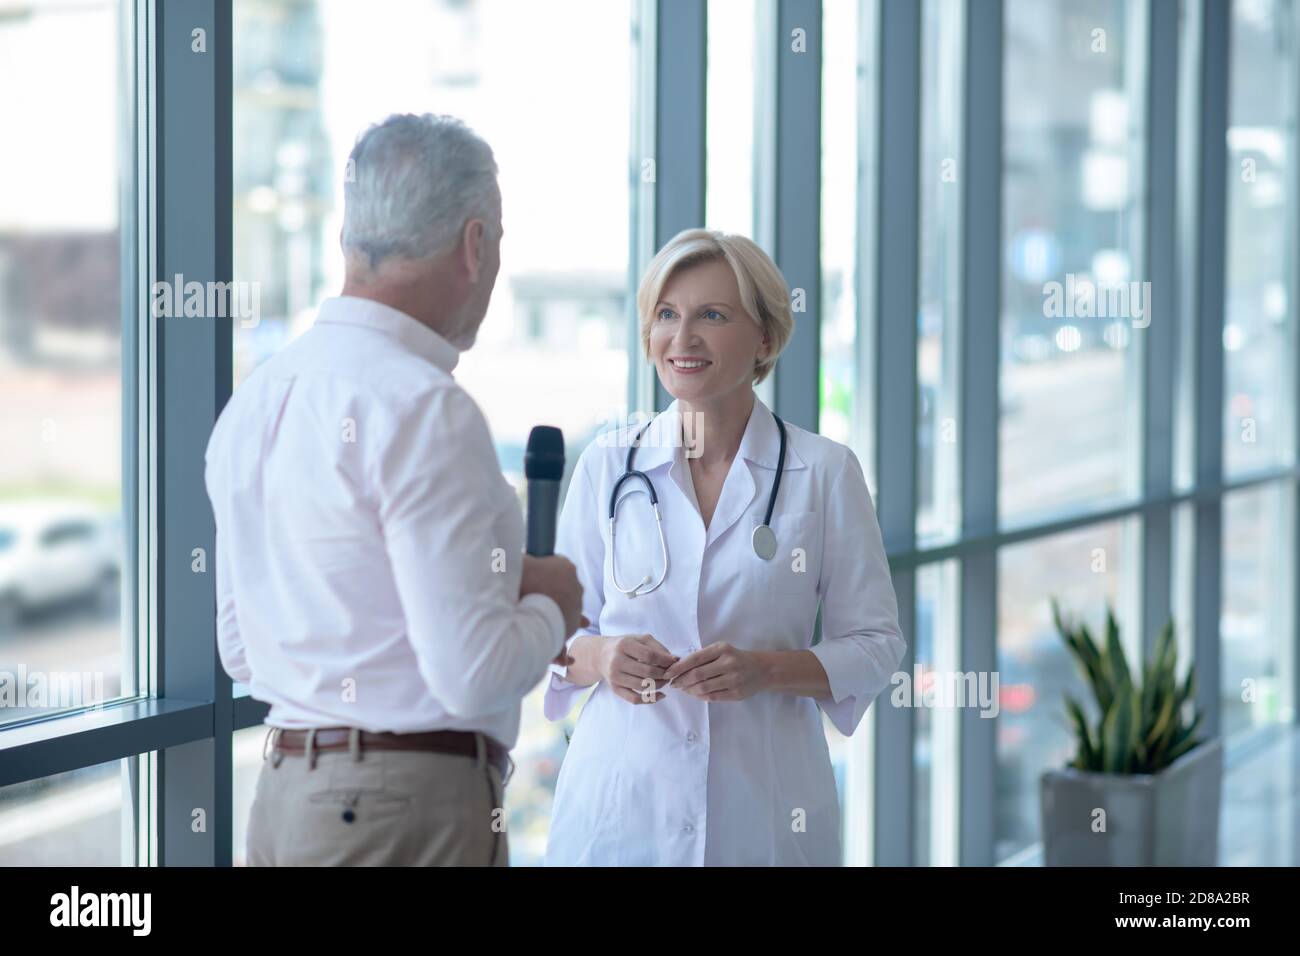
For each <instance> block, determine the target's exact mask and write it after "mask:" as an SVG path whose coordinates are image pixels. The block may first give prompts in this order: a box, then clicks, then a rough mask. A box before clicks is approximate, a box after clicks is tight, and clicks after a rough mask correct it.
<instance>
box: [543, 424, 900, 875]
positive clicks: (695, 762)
mask: <svg viewBox="0 0 1300 956" xmlns="http://www.w3.org/2000/svg"><path fill="white" fill-rule="evenodd" d="M786 428H787V431H788V436H789V438H788V447H787V450H786V460H785V469H784V471H783V472H782V479H781V487H780V494H779V496H778V498H777V502H776V509H775V511H774V512H773V517H772V522H771V526H772V530H773V531H774V532H775V533H776V539H777V554H776V556H775V557H774V558H773V559H772V560H770V561H764V560H762V559H761V558H759V557H758V556H757V555H756V554H755V553H754V549H753V545H752V543H751V535H752V533H753V530H754V528H755V527H756V526H758V525H760V524H762V522H763V516H764V512H765V511H766V509H767V501H768V496H769V494H770V492H771V489H772V479H773V478H774V477H775V473H776V463H777V451H778V448H779V444H780V439H779V433H778V431H777V426H776V421H775V419H774V418H773V416H772V413H771V412H770V411H769V410H768V409H767V407H766V406H765V405H763V404H762V402H760V401H758V400H757V399H755V402H754V411H753V412H752V414H751V415H750V420H749V424H748V426H747V427H746V429H745V434H744V437H743V438H742V440H741V443H740V448H739V451H738V452H737V454H736V457H735V460H734V461H733V463H732V465H731V470H730V472H729V473H728V474H727V477H726V481H725V482H724V484H723V488H722V493H721V496H720V498H719V500H718V504H717V507H716V509H715V511H714V514H713V519H712V521H711V522H710V523H709V527H708V530H707V531H706V530H705V527H704V522H703V520H702V519H701V517H700V513H699V509H698V507H697V505H696V502H695V494H694V489H693V486H692V483H691V477H690V468H689V467H688V465H687V462H686V461H685V460H684V457H683V450H682V448H681V447H680V440H679V439H676V438H675V436H677V435H679V434H680V429H681V426H680V415H679V412H678V409H677V403H675V402H674V403H673V405H672V406H670V407H669V409H668V410H667V411H665V412H664V413H662V414H660V415H659V416H658V417H657V418H656V419H655V420H654V422H653V423H652V424H651V425H650V427H649V429H648V430H647V432H646V434H645V437H644V438H643V440H642V447H640V448H639V449H638V451H637V454H636V462H635V466H634V467H636V468H637V469H638V470H641V471H644V472H645V473H646V474H647V475H648V476H649V477H650V479H651V480H652V481H653V482H654V484H655V490H656V492H657V493H658V496H659V507H660V511H661V513H662V517H663V528H664V534H665V536H666V538H667V541H668V551H669V555H668V576H667V578H666V579H665V580H664V583H663V584H662V585H661V586H660V587H659V588H658V589H657V590H655V591H652V592H650V593H649V594H644V595H641V596H638V597H626V596H624V595H623V594H622V593H620V592H619V591H618V590H616V589H615V588H614V587H613V584H612V578H611V576H610V562H611V554H610V549H609V540H610V537H609V520H608V508H609V495H610V492H611V490H612V488H613V485H614V482H615V481H616V480H617V479H618V477H619V475H621V474H622V473H623V469H624V462H625V459H626V456H627V444H628V438H629V436H630V434H632V433H633V432H634V431H635V429H631V430H624V431H623V432H620V433H616V435H615V437H613V438H612V439H610V438H608V437H607V438H606V439H605V440H603V441H602V440H600V439H598V440H597V442H596V443H594V444H592V445H591V446H590V447H588V448H587V449H586V451H585V452H584V453H583V455H582V457H581V459H580V460H579V462H578V466H577V469H576V473H575V475H574V478H573V481H572V483H571V485H570V487H569V491H568V496H567V499H566V501H565V505H564V511H563V514H562V516H561V519H560V527H559V537H558V544H557V546H556V550H557V551H559V552H561V553H562V554H564V555H566V556H567V557H569V558H570V559H571V560H572V561H573V562H574V563H575V564H576V565H577V568H578V576H579V578H580V580H581V581H582V585H583V588H584V589H585V590H584V600H585V606H584V608H583V613H584V614H585V615H586V616H587V618H588V619H589V620H590V621H592V622H593V623H592V626H591V627H590V628H589V629H587V630H586V631H585V633H590V634H602V635H606V636H610V637H616V636H621V635H628V634H650V635H652V636H653V637H654V638H655V639H656V640H658V641H659V642H660V643H661V644H663V645H664V646H665V647H666V648H668V650H669V651H670V652H672V653H673V654H677V655H680V656H683V657H685V656H686V655H687V654H690V653H692V652H693V651H696V650H698V649H700V648H701V647H703V646H704V645H706V644H711V643H713V642H715V641H727V642H729V643H731V644H732V645H734V646H736V647H739V648H744V649H748V650H766V651H773V650H781V651H793V650H798V649H803V648H807V649H809V650H811V651H812V653H813V654H815V655H816V656H817V659H818V660H819V661H820V662H821V664H822V667H823V668H825V670H826V675H827V677H828V678H829V682H830V691H831V695H830V697H828V698H825V699H823V700H814V699H813V698H811V697H799V696H795V695H791V694H783V693H775V692H766V691H765V692H762V693H759V694H756V695H754V696H752V697H750V698H748V699H746V700H743V701H735V702H732V701H720V702H716V703H708V702H706V701H702V700H700V699H698V698H696V697H692V696H691V695H689V694H687V693H685V692H684V691H679V690H677V689H676V688H674V687H672V686H671V685H670V686H669V687H668V689H667V691H666V694H667V696H666V697H665V699H663V700H662V701H659V702H657V703H653V704H631V703H628V702H627V701H625V700H623V699H621V698H619V697H618V696H616V695H615V694H614V693H613V692H612V691H611V690H610V688H609V686H608V685H607V684H606V683H604V682H603V681H602V682H600V683H598V684H597V685H596V689H595V690H594V691H593V692H592V693H591V696H590V697H589V698H588V700H587V703H586V705H585V706H584V707H583V710H582V714H581V716H580V717H579V719H578V724H577V728H576V729H575V731H574V734H573V739H572V740H571V741H570V743H569V748H568V752H567V753H566V754H565V757H564V763H563V765H562V766H561V768H560V777H559V781H558V784H557V787H556V794H555V804H554V810H553V816H552V822H551V831H550V840H549V844H548V846H547V853H546V861H547V863H548V864H559V865H586V864H594V865H670V866H689V865H697V866H698V865H701V864H703V865H771V864H776V865H800V864H813V865H835V864H837V863H838V862H839V860H840V814H839V803H838V799H837V795H836V789H835V779H834V776H833V773H832V769H831V762H830V754H829V751H828V749H827V746H826V738H825V734H824V732H823V728H822V718H821V713H822V712H825V713H826V715H827V716H828V717H829V718H830V720H831V722H832V723H833V724H834V725H835V727H836V728H838V729H839V731H840V732H841V733H843V734H846V735H848V734H852V733H853V730H854V728H855V727H857V725H858V722H859V721H860V720H861V719H862V716H863V714H864V713H866V710H867V707H868V705H870V703H871V701H872V700H873V699H874V698H875V697H876V696H877V695H878V694H879V693H880V692H881V691H882V690H883V689H884V688H885V687H886V686H887V685H888V683H889V680H890V677H891V675H892V674H893V673H894V672H895V669H896V668H897V667H898V664H899V662H900V661H901V659H902V656H903V652H904V649H905V647H904V643H903V637H902V634H901V633H900V631H899V627H898V608H897V600H896V598H895V595H894V589H893V584H892V582H891V580H890V576H889V566H888V564H887V563H886V559H885V551H884V547H883V545H882V543H881V536H880V528H879V525H878V524H877V522H876V516H875V511H874V510H873V508H872V505H871V496H870V494H869V492H868V491H867V485H866V481H865V479H864V478H863V474H862V469H861V467H860V466H859V464H858V461H857V458H856V457H854V455H853V453H852V452H851V451H850V450H849V449H848V448H846V447H844V446H843V445H840V444H838V443H836V442H833V441H831V440H830V439H828V438H824V437H822V436H820V435H815V434H812V433H810V432H807V431H805V430H803V429H801V428H796V427H795V426H793V425H790V424H789V423H787V424H786ZM703 440H704V441H707V440H708V431H707V422H706V423H705V431H704V434H703ZM674 445H676V446H677V447H673V446H674ZM640 489H641V485H640V484H639V483H636V482H632V481H629V482H626V483H625V484H624V485H623V488H622V489H620V491H619V496H620V499H622V498H623V497H624V496H626V495H629V494H631V495H636V496H637V500H631V501H627V502H625V503H623V504H621V505H620V507H619V509H618V534H617V541H618V572H619V573H618V577H619V580H620V581H622V582H623V583H624V585H625V586H630V585H631V584H632V583H633V582H636V581H639V580H641V579H642V577H643V576H645V575H650V576H651V580H657V579H658V576H659V573H660V571H661V570H662V567H663V561H662V558H661V553H660V546H659V534H658V531H657V530H656V526H655V521H654V514H653V512H652V510H651V509H650V506H649V504H648V499H647V497H646V496H645V494H644V493H643V492H642V491H641V490H640ZM819 605H820V607H821V615H822V617H821V621H822V631H821V640H820V642H819V643H817V644H815V645H814V644H813V643H812V640H813V636H814V630H815V623H816V619H817V610H818V606H819ZM580 633H583V632H580ZM586 690H587V688H582V687H577V686H575V685H574V684H572V683H570V682H568V681H567V680H564V679H563V678H562V677H561V676H559V671H558V669H556V668H552V675H551V678H550V681H549V683H548V686H547V690H546V696H545V704H544V706H545V712H546V715H547V716H548V717H549V718H551V719H558V718H560V717H562V716H563V715H564V714H566V713H567V712H568V711H569V709H570V708H571V707H572V705H573V702H574V700H575V699H576V697H577V696H578V695H580V694H582V693H583V692H585V691H586Z"/></svg>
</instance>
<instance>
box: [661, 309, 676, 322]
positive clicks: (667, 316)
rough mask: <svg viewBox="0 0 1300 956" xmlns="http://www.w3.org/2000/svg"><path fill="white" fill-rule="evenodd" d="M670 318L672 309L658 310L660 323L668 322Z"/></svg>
mask: <svg viewBox="0 0 1300 956" xmlns="http://www.w3.org/2000/svg"><path fill="white" fill-rule="evenodd" d="M672 317H673V310H672V309H660V310H659V318H660V320H661V321H664V322H667V321H668V320H669V319H671V318H672Z"/></svg>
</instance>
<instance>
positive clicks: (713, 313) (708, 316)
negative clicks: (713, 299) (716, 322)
mask: <svg viewBox="0 0 1300 956" xmlns="http://www.w3.org/2000/svg"><path fill="white" fill-rule="evenodd" d="M715 316H716V317H717V318H719V319H725V318H726V316H725V315H723V314H722V313H721V312H719V311H718V310H717V309H709V311H707V312H705V313H704V317H705V318H706V319H711V318H714V317H715Z"/></svg>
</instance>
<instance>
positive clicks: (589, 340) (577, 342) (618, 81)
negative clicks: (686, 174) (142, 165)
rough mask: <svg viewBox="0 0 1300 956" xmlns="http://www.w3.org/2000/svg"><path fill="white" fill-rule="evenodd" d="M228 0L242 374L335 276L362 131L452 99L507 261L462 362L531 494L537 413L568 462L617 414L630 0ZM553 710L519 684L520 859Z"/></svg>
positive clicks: (541, 817)
mask: <svg viewBox="0 0 1300 956" xmlns="http://www.w3.org/2000/svg"><path fill="white" fill-rule="evenodd" d="M234 15H235V47H234V49H235V53H234V61H235V62H234V83H235V137H234V143H235V156H234V179H235V197H234V203H235V229H234V234H235V253H234V255H235V278H236V279H237V280H243V281H255V282H259V283H261V285H262V294H261V306H262V318H261V321H260V323H258V324H257V325H256V326H255V327H251V328H243V327H241V323H236V328H235V333H234V334H235V374H236V379H237V381H238V380H242V377H243V376H245V375H246V374H247V373H248V371H249V370H251V369H252V368H253V367H255V366H256V365H257V364H258V363H259V362H260V361H262V360H264V359H265V358H266V357H267V356H269V355H270V354H272V353H274V351H275V350H276V349H278V348H279V347H280V346H281V345H282V344H284V342H286V341H288V340H289V339H291V338H292V337H293V336H295V335H297V334H300V333H301V332H302V331H303V330H305V329H306V328H308V327H310V325H311V323H312V321H313V319H314V316H315V309H316V307H317V306H318V304H319V303H320V301H321V300H322V299H323V298H325V297H327V296H329V295H334V294H337V292H338V290H339V289H340V288H341V287H342V280H343V275H342V268H343V261H342V256H341V254H340V253H339V251H338V235H339V229H340V226H341V224H342V212H343V206H342V204H343V194H342V193H343V191H342V184H343V178H342V177H343V169H344V166H345V164H346V161H347V156H348V153H349V151H350V150H351V148H352V145H353V142H354V141H355V138H356V136H357V135H358V134H359V133H360V132H362V131H363V130H364V129H365V128H366V127H367V126H368V125H369V124H371V123H373V122H376V121H379V120H382V119H383V118H384V117H385V116H387V115H388V114H390V113H393V112H415V113H424V112H436V113H450V114H452V115H454V116H457V117H459V118H461V119H463V120H464V121H465V122H466V123H468V124H469V125H470V126H471V127H473V128H474V129H475V130H476V131H477V132H478V133H479V134H480V135H482V136H483V137H484V139H486V140H487V142H488V143H489V144H490V145H491V146H492V149H493V151H494V152H495V154H496V159H497V164H498V166H499V167H500V184H501V191H502V195H503V212H504V221H505V228H506V234H505V239H504V240H503V242H502V248H501V259H502V261H501V272H500V275H499V276H498V278H497V283H496V288H495V291H494V293H493V296H492V302H491V305H490V307H489V310H488V314H487V318H486V319H485V321H484V324H483V328H482V330H481V332H480V334H479V338H478V341H477V343H476V344H475V346H474V347H473V348H472V349H471V350H470V351H468V352H466V353H465V354H464V355H463V356H462V358H461V361H460V363H459V365H458V366H457V368H456V378H457V380H458V381H459V382H460V383H461V384H462V385H463V386H464V387H465V388H466V390H467V391H469V392H470V394H471V395H473V396H474V398H475V400H476V401H477V402H478V404H479V406H480V407H481V408H482V409H483V411H484V413H485V414H486V415H487V418H488V421H489V422H490V424H491V427H492V433H493V438H494V439H495V441H496V447H497V453H498V456H499V458H500V461H501V466H502V469H503V471H504V472H505V474H506V476H507V478H509V479H510V480H511V481H512V482H514V483H515V485H516V487H518V488H519V489H520V490H521V492H522V490H523V484H524V482H523V454H524V447H525V445H526V443H527V439H528V432H529V431H530V430H531V428H532V427H533V426H534V425H537V424H540V423H548V424H553V425H558V426H559V427H560V428H561V429H562V430H563V431H564V436H565V443H566V446H567V449H568V458H569V461H570V462H574V461H576V460H577V457H578V454H579V453H580V452H581V450H582V449H583V448H584V447H585V446H586V445H587V444H588V443H589V442H590V441H592V440H593V439H594V438H595V436H596V434H597V432H598V431H599V430H600V429H601V427H602V426H606V425H609V424H615V423H618V422H621V421H622V420H624V419H625V418H626V413H627V375H628V362H627V342H628V332H627V325H626V323H627V316H628V315H629V314H630V305H629V301H628V300H629V290H628V241H629V237H630V235H631V228H630V226H631V223H630V221H629V209H630V188H631V181H632V172H631V167H630V165H629V155H630V143H629V135H630V130H631V126H632V122H631V120H632V118H631V102H632V87H631V78H632V45H631V23H632V16H631V15H632V10H631V3H630V0H623V2H613V3H611V2H609V0H554V2H548V3H546V4H521V3H517V2H515V0H481V2H477V3H464V2H461V0H400V2H398V0H392V2H387V3H382V4H356V3H353V2H350V0H314V2H301V0H237V2H236V3H235V6H234ZM557 50H558V51H570V52H571V51H574V50H580V51H581V55H580V56H576V55H575V56H570V55H567V54H566V55H562V56H557V55H556V51H557ZM592 76H599V77H601V82H600V83H595V84H593V83H592V82H591V77H592ZM637 172H638V173H639V170H638V171H637ZM562 728H563V725H562V724H552V723H550V722H549V721H546V720H545V719H544V718H543V717H542V713H541V692H540V689H539V690H538V692H537V693H535V694H534V695H533V696H531V697H530V698H528V700H527V701H526V702H525V706H524V722H523V725H522V729H521V732H520V738H519V743H518V746H517V747H516V749H515V752H514V757H515V760H516V762H517V764H518V768H517V771H516V773H515V777H514V779H513V780H512V781H511V785H510V787H509V791H508V798H509V799H508V801H507V803H508V806H507V810H508V812H509V814H510V820H509V824H508V825H509V827H510V832H511V853H512V862H514V863H515V864H521V863H535V862H538V861H539V860H540V856H541V849H542V848H543V847H544V837H545V832H546V826H547V823H548V820H549V814H550V800H551V788H552V786H553V784H554V780H555V773H554V768H555V767H557V766H558V762H559V758H560V757H561V756H562V755H563V752H564V746H565V740H564V734H563V729H562ZM537 834H540V835H541V838H540V839H539V838H537Z"/></svg>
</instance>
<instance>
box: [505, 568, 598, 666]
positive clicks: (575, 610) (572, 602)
mask: <svg viewBox="0 0 1300 956" xmlns="http://www.w3.org/2000/svg"><path fill="white" fill-rule="evenodd" d="M525 594H545V595H546V596H547V597H548V598H550V599H551V600H552V601H554V602H555V603H556V604H558V605H559V606H560V613H561V614H563V615H564V636H565V638H566V639H567V638H568V637H569V636H571V635H572V634H573V633H574V632H575V631H577V630H578V628H580V627H586V626H587V625H588V624H589V623H590V622H589V621H588V620H587V619H586V618H585V617H584V616H583V614H582V585H581V584H580V583H579V582H578V570H577V569H576V568H575V567H574V566H573V562H572V561H570V560H569V559H568V558H566V557H564V556H562V555H558V554H553V555H549V556H548V557H545V558H537V557H534V556H533V555H531V554H525V555H524V572H523V574H522V575H520V578H519V596H520V597H523V596H524V595H525ZM555 663H556V664H559V665H561V666H562V667H564V666H568V665H569V664H571V663H573V661H572V660H571V659H570V658H569V655H568V652H567V651H566V650H565V648H564V647H563V646H561V647H560V654H559V656H558V657H556V658H555Z"/></svg>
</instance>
